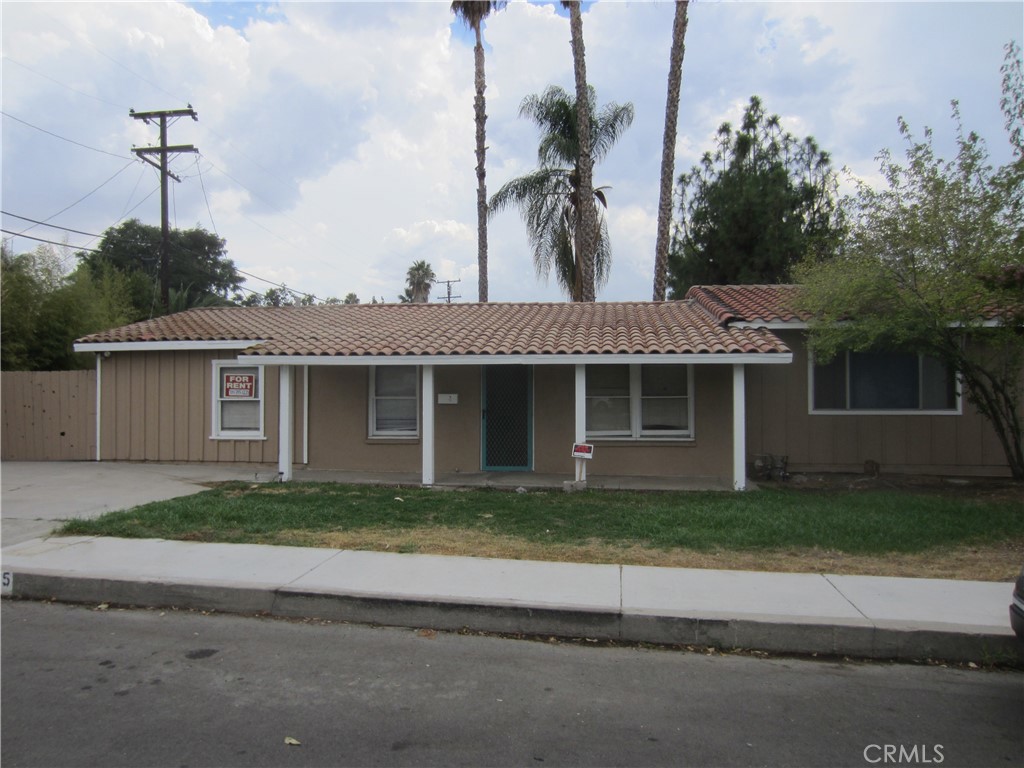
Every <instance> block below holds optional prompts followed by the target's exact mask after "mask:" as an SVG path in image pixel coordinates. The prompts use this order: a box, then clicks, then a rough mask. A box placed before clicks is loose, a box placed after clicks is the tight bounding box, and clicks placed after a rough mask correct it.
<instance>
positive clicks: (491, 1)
mask: <svg viewBox="0 0 1024 768" xmlns="http://www.w3.org/2000/svg"><path fill="white" fill-rule="evenodd" d="M505 4H506V0H454V2H452V13H454V14H455V15H456V16H457V17H458V18H459V19H461V20H462V21H463V23H464V24H465V25H466V26H467V27H469V28H470V29H472V30H473V32H474V34H475V35H476V45H475V46H474V47H473V57H474V62H475V65H474V77H473V81H474V84H475V85H476V96H475V98H474V99H473V111H474V114H475V116H476V232H477V256H476V262H477V273H478V296H477V298H478V300H479V301H482V302H486V301H487V168H486V165H485V160H486V156H487V146H486V144H485V136H486V132H485V129H484V125H485V124H486V122H487V110H486V102H485V101H484V89H485V88H486V87H487V80H486V78H485V77H484V44H483V36H482V34H481V25H482V24H483V20H484V19H486V18H487V17H488V16H489V15H490V13H491V11H497V10H500V9H501V8H504V7H505Z"/></svg>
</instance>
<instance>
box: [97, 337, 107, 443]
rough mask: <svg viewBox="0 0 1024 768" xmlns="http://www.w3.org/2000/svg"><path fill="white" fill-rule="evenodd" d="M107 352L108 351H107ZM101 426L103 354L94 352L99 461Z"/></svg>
mask: <svg viewBox="0 0 1024 768" xmlns="http://www.w3.org/2000/svg"><path fill="white" fill-rule="evenodd" d="M107 354H109V352H108V353H107ZM102 427H103V355H102V354H100V353H99V352H97V353H96V461H101V460H102V459H101V458H100V456H101V455H102V453H103V450H102V448H103V442H102V441H101V440H100V436H101V430H102Z"/></svg>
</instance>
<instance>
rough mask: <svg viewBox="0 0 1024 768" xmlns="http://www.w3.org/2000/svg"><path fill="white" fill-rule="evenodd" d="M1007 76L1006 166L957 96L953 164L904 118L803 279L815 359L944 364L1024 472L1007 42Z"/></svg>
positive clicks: (1020, 86)
mask: <svg viewBox="0 0 1024 768" xmlns="http://www.w3.org/2000/svg"><path fill="white" fill-rule="evenodd" d="M1003 75H1004V79H1003V94H1004V98H1003V101H1002V105H1003V110H1004V112H1005V114H1006V118H1007V121H1006V128H1007V131H1008V134H1009V137H1010V142H1011V144H1012V146H1013V150H1014V159H1013V160H1012V162H1010V163H1008V164H1006V165H1004V166H1002V167H999V168H995V169H993V167H992V166H991V165H990V162H989V155H988V150H987V148H986V145H985V143H984V141H983V140H982V139H981V138H980V137H979V136H978V135H977V134H975V133H965V132H964V129H963V124H962V120H961V116H960V110H959V107H958V106H957V103H956V102H955V101H954V102H953V109H952V113H953V120H954V122H955V124H956V129H957V143H956V144H957V151H956V154H955V156H954V157H953V158H952V159H950V160H946V159H943V158H941V157H938V156H937V155H936V153H935V149H934V147H933V146H932V134H931V131H926V132H925V136H924V139H923V140H918V139H917V138H916V137H915V136H914V135H913V134H912V133H911V130H910V127H909V126H908V125H907V123H906V122H905V121H904V120H903V119H902V118H900V120H899V128H900V133H901V134H902V135H903V137H904V139H905V141H906V143H907V148H906V161H905V163H904V164H900V163H899V162H898V161H897V160H895V159H894V158H893V157H892V156H891V155H890V153H889V152H888V151H883V152H882V154H881V156H880V160H881V170H882V174H883V176H884V178H885V181H886V186H885V187H884V188H882V189H873V188H871V187H870V186H868V185H867V184H866V183H861V184H860V185H859V187H858V191H857V197H856V204H855V207H854V210H853V219H852V226H851V232H850V236H849V240H848V242H847V243H846V245H845V247H844V249H843V251H842V253H841V254H840V255H839V256H838V257H837V258H836V259H834V260H832V261H827V262H820V263H815V262H813V261H809V262H808V263H807V264H806V265H804V266H803V267H802V268H801V269H800V272H799V277H800V279H801V282H803V283H804V286H805V289H804V294H803V304H804V306H805V308H806V309H808V310H809V311H811V312H812V313H813V315H814V316H815V317H816V318H817V320H816V321H815V322H814V323H813V324H812V326H811V331H810V342H811V346H812V349H813V350H814V352H815V354H816V355H817V356H818V357H819V358H820V359H822V360H824V361H827V360H828V359H829V358H830V357H831V356H833V355H834V354H836V353H837V352H839V351H841V350H844V349H850V350H855V351H857V350H866V349H895V350H904V351H918V352H923V353H926V354H928V355H930V356H932V357H936V358H938V359H940V360H942V361H943V362H944V363H945V364H946V365H947V366H948V367H949V368H951V369H953V370H956V371H957V372H958V373H959V375H960V379H961V382H962V384H963V390H964V393H965V394H966V396H967V399H968V401H969V402H971V403H973V404H974V405H975V406H976V407H977V409H978V411H979V413H981V414H982V415H983V416H984V417H985V418H986V419H988V421H989V422H990V423H991V424H992V426H993V428H994V429H995V432H996V435H997V436H998V438H999V441H1000V443H1001V445H1002V447H1003V450H1004V452H1005V454H1006V459H1007V464H1008V466H1009V468H1010V471H1011V473H1012V475H1013V477H1015V478H1017V479H1024V449H1022V445H1021V426H1022V422H1021V389H1022V375H1024V340H1022V339H1024V216H1022V215H1021V214H1022V210H1024V146H1022V142H1021V133H1020V129H1021V126H1024V106H1022V105H1024V78H1022V77H1021V61H1020V50H1019V49H1018V48H1016V47H1015V46H1013V45H1010V46H1007V58H1006V62H1005V64H1004V66H1003Z"/></svg>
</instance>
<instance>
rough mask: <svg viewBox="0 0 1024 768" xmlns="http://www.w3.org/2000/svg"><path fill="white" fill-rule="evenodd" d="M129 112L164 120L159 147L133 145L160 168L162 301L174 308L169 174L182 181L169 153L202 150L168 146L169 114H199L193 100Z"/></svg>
mask: <svg viewBox="0 0 1024 768" xmlns="http://www.w3.org/2000/svg"><path fill="white" fill-rule="evenodd" d="M128 114H129V115H131V116H132V118H134V119H135V120H142V121H143V122H145V123H146V125H149V124H150V120H159V121H160V146H159V147H132V152H134V153H135V154H136V155H138V156H139V157H140V158H142V159H143V160H145V161H146V162H147V163H149V164H150V165H152V166H153V167H154V168H156V169H157V170H159V171H160V301H161V302H162V303H163V305H164V309H165V310H166V309H169V308H170V282H171V228H170V221H169V215H168V208H167V177H168V176H169V177H171V178H172V179H174V180H175V181H177V182H180V181H181V179H179V178H178V177H177V176H175V175H174V174H173V173H171V172H170V171H169V170H167V156H168V155H172V154H174V155H176V154H179V153H182V152H198V151H199V150H198V149H196V148H195V147H193V146H192V145H191V144H179V145H177V146H174V147H169V146H167V118H169V117H191V118H192V119H193V120H195V121H196V122H198V121H199V115H197V114H196V111H195V110H194V109H192V105H191V104H189V105H188V108H187V109H163V110H159V111H156V112H136V111H135V110H134V109H129V110H128ZM148 155H160V162H159V163H156V162H155V161H153V160H151V159H150V158H149V157H148Z"/></svg>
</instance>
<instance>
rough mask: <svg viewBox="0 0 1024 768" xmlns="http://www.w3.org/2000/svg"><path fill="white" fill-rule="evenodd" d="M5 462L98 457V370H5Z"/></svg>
mask: <svg viewBox="0 0 1024 768" xmlns="http://www.w3.org/2000/svg"><path fill="white" fill-rule="evenodd" d="M0 401H2V409H3V412H2V419H3V422H2V425H0V428H2V432H0V458H2V459H3V460H4V461H88V460H90V459H95V458H96V371H39V372H37V371H4V373H3V374H2V377H0Z"/></svg>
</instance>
